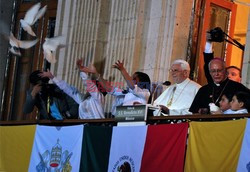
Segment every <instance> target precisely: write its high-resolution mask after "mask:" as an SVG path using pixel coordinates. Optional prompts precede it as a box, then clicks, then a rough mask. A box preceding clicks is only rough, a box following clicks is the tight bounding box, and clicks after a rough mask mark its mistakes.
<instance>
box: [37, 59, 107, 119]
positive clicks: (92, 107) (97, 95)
mask: <svg viewBox="0 0 250 172" xmlns="http://www.w3.org/2000/svg"><path fill="white" fill-rule="evenodd" d="M77 66H78V68H79V70H80V71H81V72H80V76H81V78H82V80H83V85H84V86H85V87H86V90H87V93H86V94H83V93H81V92H80V91H79V90H77V89H76V88H75V87H73V86H70V85H68V84H67V83H66V82H65V81H63V80H59V79H57V78H56V77H55V76H53V74H52V73H51V72H50V71H47V72H43V73H42V74H41V77H48V78H49V79H51V80H52V82H53V83H55V84H56V85H57V86H58V87H59V88H60V89H61V90H63V91H64V92H65V93H66V94H68V95H69V96H70V97H72V98H73V99H74V100H75V101H76V102H77V103H78V104H79V118H80V119H100V118H105V117H104V110H103V109H104V95H105V94H106V92H100V91H99V90H98V88H99V87H100V86H101V85H98V88H97V86H96V84H97V83H96V81H95V80H92V79H91V78H90V77H89V76H88V74H87V72H86V71H85V70H84V69H85V67H84V66H82V60H78V61H77Z"/></svg>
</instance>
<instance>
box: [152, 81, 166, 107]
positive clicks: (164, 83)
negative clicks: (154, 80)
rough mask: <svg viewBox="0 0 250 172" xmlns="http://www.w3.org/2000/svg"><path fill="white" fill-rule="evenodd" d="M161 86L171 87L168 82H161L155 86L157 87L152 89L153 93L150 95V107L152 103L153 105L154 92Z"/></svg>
mask: <svg viewBox="0 0 250 172" xmlns="http://www.w3.org/2000/svg"><path fill="white" fill-rule="evenodd" d="M162 85H165V86H169V85H171V82H170V81H165V82H163V83H161V84H157V86H156V87H155V89H154V91H153V93H152V100H151V105H153V103H154V98H155V92H156V90H157V89H158V87H159V86H162Z"/></svg>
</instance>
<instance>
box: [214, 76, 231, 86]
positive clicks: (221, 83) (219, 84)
mask: <svg viewBox="0 0 250 172" xmlns="http://www.w3.org/2000/svg"><path fill="white" fill-rule="evenodd" d="M227 80H228V78H226V79H225V80H224V81H222V82H220V83H215V82H214V85H216V86H217V87H219V86H221V85H223V83H226V81H227Z"/></svg>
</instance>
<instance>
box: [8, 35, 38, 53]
mask: <svg viewBox="0 0 250 172" xmlns="http://www.w3.org/2000/svg"><path fill="white" fill-rule="evenodd" d="M37 42H38V39H35V40H32V41H21V40H18V39H16V38H15V37H14V35H13V33H10V36H9V43H10V45H11V47H10V49H9V50H10V52H11V53H12V54H14V55H17V56H21V52H20V48H23V49H28V48H30V47H32V46H34V45H35V44H36V43H37Z"/></svg>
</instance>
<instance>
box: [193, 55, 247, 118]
mask: <svg viewBox="0 0 250 172" xmlns="http://www.w3.org/2000/svg"><path fill="white" fill-rule="evenodd" d="M208 69H209V73H210V75H211V77H212V81H213V82H209V83H208V84H207V85H205V86H203V87H201V88H200V89H199V91H198V92H197V94H196V96H195V98H194V101H193V103H192V105H191V107H190V109H189V111H190V112H192V113H203V112H204V111H205V112H206V113H209V103H214V104H216V105H217V106H219V101H220V99H221V96H222V95H223V94H225V93H228V92H230V93H231V94H235V93H236V92H238V91H243V92H248V93H250V91H249V89H248V88H246V87H245V86H244V85H242V84H241V83H238V82H235V81H232V80H229V79H228V78H227V75H226V66H225V62H224V61H223V60H222V59H220V58H214V59H212V60H211V61H210V63H209V65H208Z"/></svg>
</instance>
